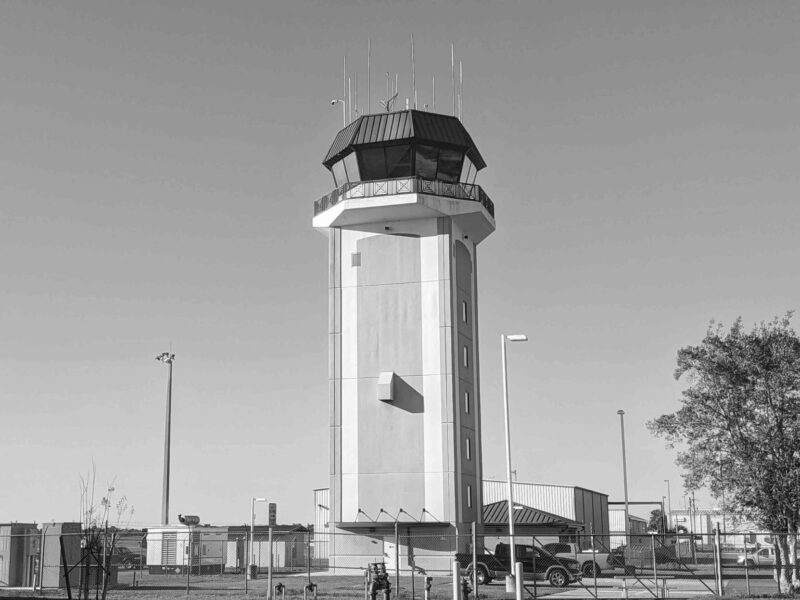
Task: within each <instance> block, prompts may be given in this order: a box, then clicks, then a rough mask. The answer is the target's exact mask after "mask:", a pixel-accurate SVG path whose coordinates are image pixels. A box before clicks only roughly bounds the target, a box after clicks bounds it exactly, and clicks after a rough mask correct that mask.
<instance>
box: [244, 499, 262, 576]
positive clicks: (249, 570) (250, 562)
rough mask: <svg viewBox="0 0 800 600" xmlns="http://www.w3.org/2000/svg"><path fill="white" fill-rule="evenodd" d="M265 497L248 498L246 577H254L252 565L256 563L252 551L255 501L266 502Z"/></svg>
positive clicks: (254, 539) (254, 531) (254, 533)
mask: <svg viewBox="0 0 800 600" xmlns="http://www.w3.org/2000/svg"><path fill="white" fill-rule="evenodd" d="M266 501H267V499H266V498H250V550H249V551H248V553H247V579H254V577H253V574H254V573H253V571H254V569H253V567H255V566H256V565H255V564H254V563H255V560H256V556H255V553H254V552H253V544H254V543H255V541H256V502H266Z"/></svg>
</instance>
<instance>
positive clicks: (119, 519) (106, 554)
mask: <svg viewBox="0 0 800 600" xmlns="http://www.w3.org/2000/svg"><path fill="white" fill-rule="evenodd" d="M96 483H97V469H96V467H95V464H94V462H92V470H91V471H90V472H88V473H87V474H86V477H85V478H84V477H83V475H81V476H80V491H81V529H82V537H81V564H82V565H84V566H85V568H84V569H82V570H81V584H80V586H79V587H78V598H79V599H80V598H81V595H82V597H83V598H84V599H86V600H88V598H89V585H90V579H92V578H91V577H90V573H91V572H92V569H95V571H94V572H95V573H96V574H97V573H99V574H100V576H95V577H94V578H93V579H94V585H95V599H97V598H98V596H100V595H101V593H102V600H106V593H107V591H108V574H109V571H110V566H111V556H112V555H113V554H114V549H115V547H116V543H117V530H118V529H119V528H120V527H127V526H128V525H129V524H130V520H131V518H132V517H133V512H134V509H133V507H132V506H129V505H128V499H127V498H126V497H125V496H122V497H121V498H120V499H119V500H117V502H116V504H112V500H111V498H112V496H113V493H114V491H115V488H114V481H111V482H109V483H108V484H107V485H106V493H105V495H104V496H103V497H102V499H101V500H100V502H99V503H95V487H96ZM113 513H116V518H114V517H113ZM109 520H111V527H110V528H109ZM123 521H125V522H124V524H123ZM101 591H102V592H101Z"/></svg>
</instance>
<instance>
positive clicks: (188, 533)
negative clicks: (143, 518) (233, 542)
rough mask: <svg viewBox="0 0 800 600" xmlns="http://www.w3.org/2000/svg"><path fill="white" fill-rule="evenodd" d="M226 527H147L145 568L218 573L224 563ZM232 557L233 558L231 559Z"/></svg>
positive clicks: (222, 568) (174, 571) (161, 571)
mask: <svg viewBox="0 0 800 600" xmlns="http://www.w3.org/2000/svg"><path fill="white" fill-rule="evenodd" d="M227 542H228V528H227V527H210V526H190V525H163V526H160V527H151V528H148V530H147V567H148V570H149V571H150V573H151V574H159V573H185V572H186V570H187V569H189V570H190V571H191V573H196V574H200V573H222V572H224V570H225V566H226V563H227V562H228V560H227V556H226V554H227V553H228V543H227ZM234 560H235V559H234Z"/></svg>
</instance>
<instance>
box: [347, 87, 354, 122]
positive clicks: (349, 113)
mask: <svg viewBox="0 0 800 600" xmlns="http://www.w3.org/2000/svg"><path fill="white" fill-rule="evenodd" d="M347 122H348V123H352V122H353V97H352V96H351V95H350V78H349V77H348V78H347Z"/></svg>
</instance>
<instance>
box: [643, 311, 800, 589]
mask: <svg viewBox="0 0 800 600" xmlns="http://www.w3.org/2000/svg"><path fill="white" fill-rule="evenodd" d="M791 317H792V313H788V314H787V315H786V316H785V317H783V318H775V319H773V320H772V321H770V322H768V323H761V324H759V325H757V326H755V327H754V328H753V329H752V330H751V331H749V332H748V331H745V329H744V328H743V327H742V320H741V318H739V319H737V320H736V322H734V324H733V326H732V327H731V328H730V329H729V330H727V331H725V329H724V328H723V327H722V325H715V323H714V322H713V321H712V323H711V325H710V326H709V328H708V331H707V332H706V336H705V338H703V340H702V341H701V342H700V344H699V345H697V346H686V347H684V348H681V349H680V350H679V351H678V359H677V368H676V370H675V378H676V379H678V380H682V379H683V380H685V381H686V382H687V383H688V386H687V388H686V389H685V390H684V391H683V393H682V396H683V398H682V400H681V402H682V406H681V408H680V409H679V410H678V411H677V412H675V413H671V414H666V415H662V416H660V417H658V418H657V419H655V420H653V421H651V422H649V423H648V427H649V429H650V430H651V432H652V433H653V434H655V435H657V436H661V437H664V438H665V439H666V440H667V442H668V447H671V448H673V447H675V446H676V445H679V446H680V451H679V452H678V455H677V459H676V462H677V464H678V465H679V466H680V467H682V468H683V471H684V473H683V476H684V481H685V486H686V488H687V489H690V490H694V489H699V488H700V487H703V486H707V487H708V488H709V489H710V490H711V493H712V494H713V495H714V496H715V497H716V498H720V497H724V498H725V507H724V508H726V509H731V510H734V511H736V512H741V513H743V514H745V515H746V516H748V517H749V518H751V519H752V520H753V521H755V522H756V523H757V524H758V525H759V526H761V527H764V528H766V529H769V530H770V531H776V532H784V533H785V534H786V535H780V536H775V537H776V555H778V565H777V566H776V569H775V577H776V579H777V580H778V581H779V583H780V586H781V590H782V591H784V592H789V591H792V589H794V590H798V589H800V577H799V576H798V566H797V552H796V548H795V547H796V540H797V531H798V525H800V483H799V482H800V338H798V336H797V333H795V331H794V329H792V327H791V323H790V321H791Z"/></svg>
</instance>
